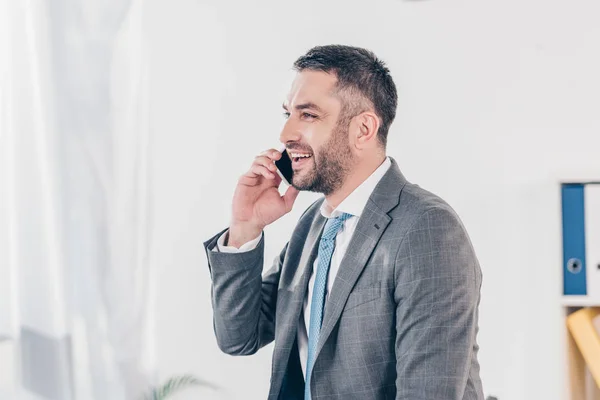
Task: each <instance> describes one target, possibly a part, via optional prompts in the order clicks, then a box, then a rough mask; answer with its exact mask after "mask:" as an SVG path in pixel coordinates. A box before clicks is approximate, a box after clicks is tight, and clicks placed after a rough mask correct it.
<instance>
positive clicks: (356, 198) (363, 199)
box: [321, 157, 392, 218]
mask: <svg viewBox="0 0 600 400" xmlns="http://www.w3.org/2000/svg"><path fill="white" fill-rule="evenodd" d="M391 165H392V162H391V161H390V158H389V157H386V158H385V160H384V161H383V163H381V165H380V166H379V167H377V169H376V170H375V171H373V173H372V174H371V175H369V177H368V178H367V179H365V180H364V181H363V183H361V184H360V185H359V186H358V187H357V188H356V189H354V191H353V192H352V193H350V194H349V195H348V196H347V197H346V198H345V199H344V200H342V202H341V203H340V204H339V205H338V206H337V207H336V208H335V209H334V210H332V211H329V210H330V207H329V204H327V199H325V201H323V204H321V215H323V216H324V217H325V218H334V217H337V216H339V215H341V214H342V213H348V214H352V215H354V216H357V217H360V215H361V214H362V212H363V210H364V208H365V206H366V205H367V202H368V201H369V197H371V194H372V193H373V190H375V187H376V186H377V184H378V183H379V181H380V180H381V178H383V176H384V175H385V173H386V172H387V170H388V169H389V168H390V167H391Z"/></svg>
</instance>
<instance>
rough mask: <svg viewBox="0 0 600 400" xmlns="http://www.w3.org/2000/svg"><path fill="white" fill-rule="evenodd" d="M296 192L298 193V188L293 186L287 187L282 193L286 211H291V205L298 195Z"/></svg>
mask: <svg viewBox="0 0 600 400" xmlns="http://www.w3.org/2000/svg"><path fill="white" fill-rule="evenodd" d="M280 179H281V178H280ZM298 193H300V192H299V191H298V189H296V188H295V187H293V186H290V187H288V189H287V190H286V191H285V194H284V195H283V202H284V203H285V210H286V212H290V211H292V207H293V205H294V202H295V201H296V198H297V197H298Z"/></svg>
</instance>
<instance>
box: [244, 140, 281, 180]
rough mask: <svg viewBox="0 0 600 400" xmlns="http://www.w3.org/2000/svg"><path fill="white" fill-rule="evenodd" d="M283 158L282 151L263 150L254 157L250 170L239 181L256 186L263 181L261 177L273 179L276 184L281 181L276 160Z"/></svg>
mask: <svg viewBox="0 0 600 400" xmlns="http://www.w3.org/2000/svg"><path fill="white" fill-rule="evenodd" d="M280 158H281V152H279V150H276V149H269V150H265V151H263V152H262V153H261V154H260V155H259V156H257V157H256V158H255V159H254V162H253V163H252V165H251V167H250V170H249V171H248V172H247V173H246V174H244V175H242V177H240V179H239V182H240V183H242V184H244V185H247V186H256V185H259V184H260V183H261V178H266V179H273V180H275V184H276V185H279V183H281V177H280V176H279V175H278V174H277V166H276V165H275V160H278V159H280Z"/></svg>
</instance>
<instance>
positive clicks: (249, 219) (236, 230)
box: [229, 149, 299, 247]
mask: <svg viewBox="0 0 600 400" xmlns="http://www.w3.org/2000/svg"><path fill="white" fill-rule="evenodd" d="M284 157H286V158H287V159H288V160H289V157H288V156H287V152H286V151H285V150H284V151H282V152H280V151H279V150H275V149H269V150H267V151H264V152H262V153H261V154H259V155H258V156H256V158H255V159H254V162H253V163H252V165H251V166H250V169H249V170H248V172H246V173H245V174H244V175H242V176H241V177H240V178H239V180H238V184H237V187H236V189H235V193H234V195H233V202H232V214H231V223H230V226H229V228H230V230H229V243H230V244H231V245H232V246H237V247H239V246H240V245H242V244H244V243H246V242H247V241H249V240H252V239H254V238H255V237H256V236H258V234H260V232H261V231H262V230H263V229H264V227H265V226H267V225H269V224H271V223H273V222H274V221H276V220H278V219H279V218H281V217H282V216H283V215H285V214H287V213H289V212H290V211H291V210H292V206H293V204H294V202H295V201H296V197H297V196H298V193H299V192H298V190H297V189H296V188H294V187H293V186H291V185H290V187H288V188H287V190H286V192H285V194H284V195H283V196H282V195H281V194H279V190H278V189H277V188H278V187H279V184H280V183H281V179H282V178H280V177H279V176H278V174H277V170H278V167H277V166H276V163H277V162H278V161H280V160H281V159H282V158H284ZM288 162H289V170H286V169H285V165H286V164H287V163H288ZM288 162H286V161H285V160H284V161H282V162H281V163H280V165H282V169H283V170H284V171H286V175H287V176H288V177H289V182H291V175H290V174H289V172H291V170H292V169H291V161H288ZM282 175H283V173H282ZM284 176H285V175H284ZM285 179H286V180H288V178H287V177H286V178H285Z"/></svg>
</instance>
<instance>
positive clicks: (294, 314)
mask: <svg viewBox="0 0 600 400" xmlns="http://www.w3.org/2000/svg"><path fill="white" fill-rule="evenodd" d="M325 222H327V219H326V218H325V217H323V216H322V215H321V214H320V213H319V212H318V211H317V214H316V215H315V218H314V220H313V222H312V224H311V225H312V226H311V228H310V230H309V232H308V235H307V237H306V241H305V242H304V243H305V244H304V247H303V249H302V254H301V256H300V260H299V261H298V264H297V268H296V272H295V274H294V278H293V281H292V285H291V286H292V295H291V299H290V303H289V304H290V309H289V312H286V313H284V314H282V315H285V321H283V322H282V323H281V326H282V327H285V328H284V330H282V332H281V337H278V338H277V341H279V343H281V347H280V348H279V350H280V351H281V352H282V353H281V354H280V355H279V356H277V357H275V358H274V362H277V364H278V365H274V366H273V367H274V370H275V371H278V373H279V374H280V376H274V377H273V379H272V381H271V384H272V387H271V390H270V393H279V391H280V390H281V384H282V381H283V375H284V372H285V369H286V367H287V363H288V360H289V357H290V351H291V349H292V347H293V344H294V341H295V340H296V334H297V332H298V324H299V323H300V313H301V312H302V309H303V305H304V298H305V297H306V292H307V288H308V281H309V279H310V275H311V273H312V269H313V263H314V261H315V259H316V257H317V254H318V251H319V240H320V237H321V233H322V232H323V228H324V227H325ZM277 350H278V349H277V346H276V348H275V351H277ZM281 363H283V364H281Z"/></svg>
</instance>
